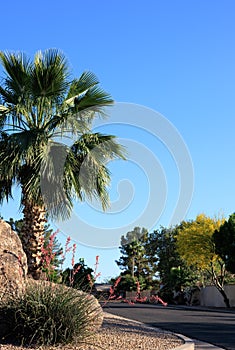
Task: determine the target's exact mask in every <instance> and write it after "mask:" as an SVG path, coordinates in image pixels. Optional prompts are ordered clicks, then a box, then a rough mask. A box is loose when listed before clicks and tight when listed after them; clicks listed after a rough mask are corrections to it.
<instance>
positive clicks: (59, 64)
mask: <svg viewBox="0 0 235 350" xmlns="http://www.w3.org/2000/svg"><path fill="white" fill-rule="evenodd" d="M68 87H69V83H68V64H67V61H66V59H65V56H64V55H63V54H62V53H61V52H59V51H58V50H56V49H49V50H46V51H45V52H41V51H38V52H37V53H36V55H35V58H34V67H33V69H32V94H33V96H35V97H53V98H54V99H55V100H58V98H61V97H62V96H63V95H64V93H65V92H66V91H67V90H68Z"/></svg>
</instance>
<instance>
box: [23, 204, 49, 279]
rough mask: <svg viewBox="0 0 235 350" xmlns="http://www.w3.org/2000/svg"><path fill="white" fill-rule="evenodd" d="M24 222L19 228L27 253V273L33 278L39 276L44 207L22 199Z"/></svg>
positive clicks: (44, 219) (44, 220)
mask: <svg viewBox="0 0 235 350" xmlns="http://www.w3.org/2000/svg"><path fill="white" fill-rule="evenodd" d="M22 203H23V205H24V208H23V214H24V223H23V227H22V229H21V236H22V245H23V249H24V251H25V253H26V255H27V261H28V274H29V275H31V276H32V277H33V278H34V279H39V278H40V276H41V267H42V262H41V255H42V246H43V240H44V232H45V231H44V225H45V222H46V221H47V220H46V218H45V208H44V207H40V206H37V205H33V204H32V203H30V202H29V201H27V200H26V199H24V200H23V201H22Z"/></svg>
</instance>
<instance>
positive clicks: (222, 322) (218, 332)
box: [105, 303, 235, 350]
mask: <svg viewBox="0 0 235 350" xmlns="http://www.w3.org/2000/svg"><path fill="white" fill-rule="evenodd" d="M105 311H107V312H110V313H112V314H115V315H118V316H123V317H126V318H130V319H133V320H136V321H140V322H143V323H145V324H147V325H151V326H155V327H159V328H162V329H165V330H170V331H172V332H175V333H180V334H183V335H185V336H187V337H189V338H193V339H198V340H201V341H205V342H208V343H211V344H214V345H217V346H218V347H221V348H224V349H227V350H235V311H234V310H233V311H228V312H227V311H226V310H224V311H217V310H211V309H209V310H202V309H196V308H194V309H190V308H184V307H177V306H167V307H164V306H160V305H148V304H146V305H143V304H142V305H141V304H136V305H128V304H124V303H109V304H107V305H106V306H105Z"/></svg>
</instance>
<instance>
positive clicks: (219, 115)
mask: <svg viewBox="0 0 235 350" xmlns="http://www.w3.org/2000/svg"><path fill="white" fill-rule="evenodd" d="M0 10H1V14H2V16H1V29H2V30H1V33H2V35H1V42H0V49H1V50H13V51H16V50H20V51H24V52H26V53H27V54H28V55H31V56H33V54H34V53H35V51H37V50H39V49H42V50H44V49H46V48H51V47H56V48H59V49H61V50H62V51H63V52H64V53H65V55H66V56H67V57H68V59H69V62H70V65H71V68H72V70H73V74H74V76H78V75H80V74H81V72H82V71H84V70H91V71H93V72H94V73H96V75H97V76H98V78H99V79H100V82H101V84H102V87H103V88H104V89H105V90H107V91H108V92H110V93H111V95H112V96H113V98H114V99H115V100H116V101H118V102H123V101H124V102H128V103H133V104H139V105H143V106H146V107H148V108H151V109H153V110H155V111H158V112H160V113H161V114H162V115H163V116H164V117H165V118H167V120H169V121H170V122H171V123H172V125H174V127H175V128H177V130H178V131H179V133H180V135H181V136H182V138H183V139H184V141H185V143H186V144H187V147H188V149H189V152H190V154H191V158H192V163H193V167H194V176H195V177H194V195H193V199H192V202H191V205H190V208H189V210H188V212H187V216H186V218H187V219H193V218H195V216H196V215H197V214H198V213H200V212H204V213H206V214H207V215H210V216H213V215H215V214H218V212H220V213H223V214H224V215H225V216H226V217H228V215H229V214H231V213H232V212H234V211H235V205H234V201H235V199H234V198H235V186H234V178H235V162H234V149H235V137H234V130H235V118H234V115H235V21H234V16H235V2H234V1H233V0H223V1H222V0H220V1H219V0H207V1H205V0H192V1H188V0H177V1H175V0H164V1H159V0H146V1H144V2H143V1H139V0H135V1H134V0H132V1H131V0H129V1H127V0H125V1H124V0H119V1H108V0H101V1H96V0H90V1H80V0H73V1H72V0H67V1H66V2H65V1H54V0H50V1H48V0H47V1H46V0H41V1H40V2H37V3H36V2H32V1H28V0H25V1H24V0H22V1H16V0H13V1H11V2H10V3H8V2H3V3H1V5H0ZM0 73H1V71H0ZM1 75H2V74H1ZM132 127H133V125H132ZM105 131H107V132H111V133H114V134H116V135H117V136H119V137H120V139H124V143H125V139H126V138H127V135H128V139H129V138H132V139H133V138H134V139H135V140H136V142H138V143H141V144H143V145H145V147H147V149H148V151H149V150H151V151H152V152H153V153H154V154H155V156H156V157H158V158H159V163H160V165H161V167H162V168H163V170H164V172H165V178H166V183H167V188H168V192H167V196H168V197H167V200H166V204H165V208H164V211H163V214H162V216H160V217H159V220H157V222H156V227H157V226H159V225H160V224H163V225H167V223H168V222H169V217H170V215H171V214H170V212H172V210H173V208H174V205H175V201H177V193H178V192H177V191H178V189H177V187H179V179H178V177H177V171H176V166H175V164H174V163H173V162H172V159H171V157H169V154H168V153H169V152H167V150H166V148H165V150H164V149H163V148H164V147H163V146H162V144H161V143H160V142H159V143H157V141H156V138H155V140H154V139H151V135H150V134H145V133H144V132H143V130H139V131H138V132H137V130H133V128H128V126H126V128H124V127H122V126H116V127H115V128H112V126H111V127H110V126H109V127H107V128H106V129H105ZM130 158H131V157H130ZM127 163H128V162H127ZM137 163H138V162H137ZM111 170H112V172H113V189H112V190H111V198H112V200H113V201H115V200H116V199H117V197H118V194H117V192H115V191H116V190H115V189H116V185H117V184H118V182H119V181H120V179H122V178H128V179H129V181H130V182H131V183H132V189H133V198H134V199H133V201H132V203H131V204H130V205H129V206H128V205H127V207H126V209H123V210H122V211H120V210H119V213H120V215H114V214H113V213H107V214H105V216H103V214H101V213H100V212H99V210H97V208H95V207H89V206H88V207H87V205H86V204H82V205H80V206H78V207H76V211H77V213H79V214H78V215H79V216H81V217H82V219H84V220H85V221H88V224H89V225H92V226H94V227H100V225H101V223H102V224H103V226H104V227H106V228H109V227H113V228H116V227H120V232H121V231H122V228H123V227H124V226H125V224H126V222H127V221H128V220H132V221H133V223H134V224H135V223H137V224H139V225H140V226H142V225H144V224H145V223H142V222H141V220H140V221H139V222H138V221H137V222H136V221H135V213H138V211H139V210H140V211H141V210H142V211H143V209H139V208H138V205H142V206H143V202H145V201H146V200H147V199H146V198H147V197H148V195H149V194H148V186H147V185H148V180H149V174H148V171H147V175H146V173H145V172H144V171H143V170H145V169H143V167H142V168H141V167H139V164H136V163H135V162H133V161H129V164H128V165H125V164H123V163H122V162H120V163H119V164H118V165H117V164H116V165H115V164H111ZM153 171H154V169H153ZM136 174H138V176H137V175H136ZM174 175H176V176H174ZM129 177H130V178H129ZM131 177H132V178H131ZM146 180H147V184H146V183H145V182H146ZM158 181H160V180H159V178H158V174H157V173H156V184H157V183H158ZM160 183H161V181H160ZM161 186H162V183H161ZM129 190H130V188H129ZM124 192H125V187H124ZM16 195H17V193H16ZM115 196H116V197H115ZM146 196H147V197H146ZM150 196H151V193H150ZM158 204H159V203H158V198H156V211H157V206H158ZM0 212H1V214H2V215H3V216H4V218H6V219H7V218H8V217H10V216H12V217H17V216H19V214H18V212H17V205H16V204H15V203H13V202H11V203H10V205H6V204H4V206H3V207H2V208H1V209H0ZM125 214H127V217H125ZM147 228H148V229H150V228H149V227H147ZM88 231H89V230H87V232H85V231H84V232H83V234H84V235H89V232H88ZM121 233H123V232H121ZM63 237H64V236H63V235H61V239H62V241H63V239H64V238H63ZM95 255H100V271H101V272H102V275H103V278H105V277H107V276H113V275H117V274H118V271H119V270H118V268H117V267H116V264H115V262H114V260H115V259H118V257H119V251H118V249H117V248H113V249H100V248H94V247H93V248H88V247H85V246H84V245H82V244H80V245H79V247H78V256H80V257H84V258H85V261H87V263H88V264H89V265H91V266H92V264H94V262H95Z"/></svg>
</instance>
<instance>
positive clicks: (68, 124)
mask: <svg viewBox="0 0 235 350" xmlns="http://www.w3.org/2000/svg"><path fill="white" fill-rule="evenodd" d="M0 61H1V64H2V67H3V69H4V71H5V76H4V78H3V79H2V84H1V85H0V99H1V100H0V128H1V129H0V131H1V132H0V200H1V202H2V201H3V200H4V199H7V200H8V199H9V198H10V197H12V188H13V186H14V185H18V186H19V187H20V188H21V193H22V196H21V206H22V212H23V220H24V224H23V226H22V232H21V233H22V237H23V248H24V250H25V252H26V255H27V258H28V267H29V274H31V275H32V276H33V277H34V278H39V276H40V271H41V265H40V264H41V258H40V257H41V246H42V244H43V243H42V242H43V240H42V237H43V234H44V224H45V222H46V218H47V216H50V217H52V218H53V217H56V218H58V217H61V218H62V219H65V218H67V217H68V216H69V215H70V213H71V210H72V207H73V203H74V200H75V199H78V200H84V198H86V197H89V198H90V199H92V198H94V197H96V198H98V200H100V201H101V203H102V206H103V209H105V208H107V206H108V203H109V196H108V192H107V186H108V184H109V182H110V173H109V170H108V168H107V164H106V163H107V161H109V160H112V159H116V158H119V159H120V158H122V159H124V153H125V151H124V149H123V147H122V146H121V145H120V144H119V143H118V142H117V141H116V139H115V136H113V135H103V134H100V133H94V132H92V122H93V120H94V118H96V117H97V116H103V115H104V107H105V106H108V105H111V104H112V103H113V100H112V98H111V96H110V95H109V94H107V93H106V92H105V91H103V90H102V89H101V88H100V86H99V81H98V80H97V78H96V76H95V75H94V74H93V73H91V72H84V73H83V74H82V75H81V76H80V78H78V79H72V78H71V75H70V71H69V67H68V63H67V61H66V59H65V57H64V55H63V54H62V53H61V52H59V51H58V50H56V49H49V50H47V51H45V52H41V51H39V52H37V53H36V54H35V57H34V59H33V60H30V59H29V58H27V57H26V56H25V55H24V54H23V53H9V52H0ZM68 137H70V138H71V139H72V142H70V143H71V144H70V145H69V146H68V145H66V144H65V143H64V142H61V141H60V138H63V140H64V138H68Z"/></svg>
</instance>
